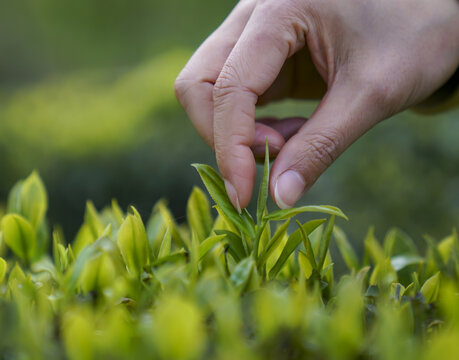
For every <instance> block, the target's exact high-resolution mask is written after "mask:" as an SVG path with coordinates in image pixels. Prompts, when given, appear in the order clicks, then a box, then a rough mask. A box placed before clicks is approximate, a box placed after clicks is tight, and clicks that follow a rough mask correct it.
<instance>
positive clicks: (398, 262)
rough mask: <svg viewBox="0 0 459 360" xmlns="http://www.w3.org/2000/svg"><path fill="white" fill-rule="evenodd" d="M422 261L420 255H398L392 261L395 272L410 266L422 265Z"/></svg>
mask: <svg viewBox="0 0 459 360" xmlns="http://www.w3.org/2000/svg"><path fill="white" fill-rule="evenodd" d="M422 261H423V258H422V257H420V256H418V255H397V256H394V257H392V258H391V259H390V262H391V264H392V267H393V268H394V270H395V271H400V270H402V269H404V268H406V267H407V266H410V265H417V264H420V263H421V262H422Z"/></svg>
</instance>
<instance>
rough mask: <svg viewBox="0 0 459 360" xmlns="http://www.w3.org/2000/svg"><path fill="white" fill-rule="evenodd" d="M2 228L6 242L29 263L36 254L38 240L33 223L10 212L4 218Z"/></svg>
mask: <svg viewBox="0 0 459 360" xmlns="http://www.w3.org/2000/svg"><path fill="white" fill-rule="evenodd" d="M2 228H3V237H4V240H5V243H6V244H7V245H8V246H9V248H10V249H11V250H12V251H13V252H14V253H15V254H16V256H18V257H19V258H20V259H21V260H22V261H24V262H25V263H26V264H29V263H30V261H31V260H32V259H33V257H34V255H35V249H36V241H37V240H36V235H35V231H34V229H33V227H32V225H31V224H30V223H29V222H28V221H27V220H26V219H25V218H23V217H22V216H20V215H16V214H9V215H6V216H5V217H4V218H3V219H2Z"/></svg>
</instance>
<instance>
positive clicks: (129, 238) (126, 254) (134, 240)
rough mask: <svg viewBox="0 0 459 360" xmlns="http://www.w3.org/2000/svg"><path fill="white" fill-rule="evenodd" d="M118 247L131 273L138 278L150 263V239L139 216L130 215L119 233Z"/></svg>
mask: <svg viewBox="0 0 459 360" xmlns="http://www.w3.org/2000/svg"><path fill="white" fill-rule="evenodd" d="M118 246H119V249H120V251H121V255H122V257H123V260H124V262H125V264H126V266H127V268H128V270H129V272H130V273H131V274H132V275H134V276H136V277H138V276H140V275H141V274H142V272H143V267H144V266H145V265H146V264H147V263H148V254H149V249H148V239H147V233H146V232H145V227H144V225H143V223H142V220H141V219H140V218H139V216H138V215H131V214H128V215H127V216H126V219H125V220H124V222H123V224H122V225H121V227H120V229H119V232H118Z"/></svg>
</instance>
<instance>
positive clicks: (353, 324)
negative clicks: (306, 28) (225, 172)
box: [0, 159, 459, 360]
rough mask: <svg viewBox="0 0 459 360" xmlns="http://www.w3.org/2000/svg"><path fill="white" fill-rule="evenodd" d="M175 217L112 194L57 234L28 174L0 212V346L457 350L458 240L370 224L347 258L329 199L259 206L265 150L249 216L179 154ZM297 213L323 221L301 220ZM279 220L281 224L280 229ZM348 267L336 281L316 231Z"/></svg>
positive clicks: (205, 354) (259, 352)
mask: <svg viewBox="0 0 459 360" xmlns="http://www.w3.org/2000/svg"><path fill="white" fill-rule="evenodd" d="M193 166H194V167H195V168H196V169H197V171H198V172H199V174H200V176H201V178H202V180H203V182H204V184H205V186H206V188H207V190H208V192H209V194H210V195H211V197H212V199H213V200H214V202H215V208H216V210H217V213H218V216H217V217H216V219H214V218H213V216H212V211H211V207H210V204H209V200H208V198H207V197H206V195H205V194H204V192H203V191H202V190H200V189H199V188H195V189H193V191H192V193H191V195H190V197H189V200H188V205H187V224H177V222H176V221H175V219H174V217H173V216H172V214H171V213H170V211H169V210H168V208H167V206H166V203H165V201H163V200H161V201H159V202H158V203H157V204H156V205H155V206H154V208H153V212H152V214H151V216H150V218H149V219H148V220H147V222H146V224H144V222H143V220H142V218H141V216H140V214H139V213H138V212H137V211H136V209H135V208H133V207H131V208H130V209H129V210H128V212H127V213H125V212H123V210H122V209H120V207H119V206H118V204H117V203H116V201H113V202H112V204H111V206H110V207H107V208H105V209H104V210H102V211H101V212H98V211H97V210H96V209H95V208H94V206H93V205H92V203H91V202H88V203H87V206H86V213H85V217H84V222H83V224H82V226H81V228H80V230H79V232H78V234H77V235H76V237H75V239H74V240H73V241H72V242H69V243H67V242H66V241H65V239H64V236H63V233H62V231H61V230H60V228H59V227H55V228H54V230H53V231H52V232H49V231H48V228H49V227H48V223H47V221H46V217H45V215H46V211H47V195H46V191H45V188H44V186H43V184H42V181H41V180H40V178H39V176H38V174H36V173H33V174H32V175H30V176H29V177H28V178H27V179H25V180H23V181H21V182H19V183H18V184H17V185H16V186H15V187H14V188H13V189H12V190H11V193H10V197H9V199H8V206H7V207H6V209H4V210H3V211H0V218H1V231H0V319H1V325H0V332H1V336H0V355H1V358H2V359H49V358H52V359H60V358H63V359H64V358H69V359H96V358H102V359H136V358H138V359H145V358H151V359H167V360H169V359H425V360H428V359H457V358H458V356H459V341H458V339H459V293H458V291H459V241H458V237H457V233H456V232H455V231H453V232H452V234H451V235H450V236H448V237H446V238H445V239H443V240H442V241H441V242H439V243H437V242H435V240H434V239H431V238H430V237H426V239H425V240H426V247H427V251H426V253H425V255H422V254H421V253H420V252H419V250H418V248H417V247H416V246H415V244H414V243H413V241H412V240H411V239H410V238H409V237H408V236H407V235H406V234H404V233H403V232H401V231H400V230H397V229H392V230H390V231H389V232H388V233H387V235H386V236H385V238H384V241H383V242H382V243H380V242H378V241H377V239H376V238H375V236H374V234H373V231H372V230H370V231H369V232H368V235H367V236H366V238H365V240H364V252H363V256H362V257H361V258H360V257H359V256H358V255H357V253H356V252H355V251H354V249H353V248H352V246H351V244H350V242H349V241H348V239H347V238H346V235H345V234H344V233H343V231H342V230H341V229H340V228H339V227H338V226H337V225H335V219H338V218H344V219H346V216H345V215H344V214H343V212H342V211H341V210H339V209H338V208H335V207H332V206H303V207H298V208H293V209H288V210H277V211H273V212H269V211H268V209H267V207H266V199H267V196H268V177H269V164H268V159H266V161H265V167H264V173H263V180H262V184H261V186H260V191H259V195H258V203H257V205H258V206H257V213H256V218H255V219H253V218H252V216H251V215H250V214H249V213H248V212H247V211H245V210H244V211H243V212H242V213H241V214H239V213H238V212H237V211H236V210H235V209H234V208H233V206H232V205H231V203H230V201H229V199H228V197H227V195H226V193H225V190H224V189H225V188H224V184H223V181H222V179H221V178H220V176H219V175H218V173H217V172H216V171H215V170H213V169H212V168H211V167H209V166H207V165H199V164H195V165H193ZM304 212H312V213H313V214H324V215H326V218H318V219H312V220H310V221H308V222H305V223H300V222H298V221H296V225H297V226H294V225H295V224H293V222H292V221H291V219H292V218H293V217H295V215H297V214H299V213H304ZM290 228H293V232H291V233H290V234H289V229H290ZM332 240H333V241H335V242H336V245H337V248H338V254H334V257H335V256H340V257H341V258H342V259H343V261H344V263H345V265H346V266H347V268H348V272H347V273H346V274H344V275H342V276H340V277H339V278H335V276H336V275H337V274H336V272H335V270H334V263H333V259H332V255H331V254H330V251H329V244H330V241H332Z"/></svg>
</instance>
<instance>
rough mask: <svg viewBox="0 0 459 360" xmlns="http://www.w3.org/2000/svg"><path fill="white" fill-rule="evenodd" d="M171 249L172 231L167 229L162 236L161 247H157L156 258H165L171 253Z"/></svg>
mask: <svg viewBox="0 0 459 360" xmlns="http://www.w3.org/2000/svg"><path fill="white" fill-rule="evenodd" d="M171 249H172V231H171V228H170V227H168V228H167V230H166V233H165V234H164V237H163V241H161V246H160V247H159V252H158V258H159V259H160V258H162V257H165V256H167V255H169V254H170V253H171Z"/></svg>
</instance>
